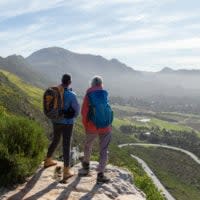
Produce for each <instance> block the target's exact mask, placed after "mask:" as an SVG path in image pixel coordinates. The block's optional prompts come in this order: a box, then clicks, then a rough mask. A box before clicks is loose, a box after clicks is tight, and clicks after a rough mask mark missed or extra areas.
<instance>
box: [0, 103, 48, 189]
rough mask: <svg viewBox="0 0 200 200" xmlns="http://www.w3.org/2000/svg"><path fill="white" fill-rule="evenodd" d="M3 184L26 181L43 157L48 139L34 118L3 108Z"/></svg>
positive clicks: (0, 145) (0, 142)
mask: <svg viewBox="0 0 200 200" xmlns="http://www.w3.org/2000/svg"><path fill="white" fill-rule="evenodd" d="M0 138H1V140H0V163H1V165H0V180H1V182H0V186H6V185H12V184H15V183H19V182H23V181H24V180H25V178H26V177H27V176H30V175H31V174H32V173H33V172H34V170H35V169H36V168H37V167H38V165H39V164H40V163H41V161H42V159H43V158H44V152H45V149H46V144H47V140H46V137H45V135H44V130H43V129H42V128H41V126H40V125H39V124H38V123H36V122H34V121H33V120H29V119H26V118H24V117H19V116H14V115H8V114H6V112H5V109H3V108H2V107H1V108H0Z"/></svg>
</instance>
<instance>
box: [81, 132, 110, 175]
mask: <svg viewBox="0 0 200 200" xmlns="http://www.w3.org/2000/svg"><path fill="white" fill-rule="evenodd" d="M97 137H99V147H100V157H99V166H98V169H97V170H98V172H104V170H105V167H106V163H107V160H108V145H109V143H110V141H111V133H110V132H109V133H105V134H94V133H93V134H91V133H87V134H86V140H85V146H84V159H83V160H84V162H87V163H89V162H90V156H91V153H92V145H93V142H94V140H95V139H96V138H97Z"/></svg>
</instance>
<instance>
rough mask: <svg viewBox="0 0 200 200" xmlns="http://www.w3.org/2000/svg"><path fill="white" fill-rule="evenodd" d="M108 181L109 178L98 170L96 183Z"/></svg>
mask: <svg viewBox="0 0 200 200" xmlns="http://www.w3.org/2000/svg"><path fill="white" fill-rule="evenodd" d="M109 181H110V179H109V178H108V177H106V176H105V175H104V174H103V172H99V173H98V175H97V184H100V183H108V182H109Z"/></svg>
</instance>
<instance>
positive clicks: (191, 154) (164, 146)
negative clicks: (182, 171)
mask: <svg viewBox="0 0 200 200" xmlns="http://www.w3.org/2000/svg"><path fill="white" fill-rule="evenodd" d="M118 146H119V147H120V148H122V147H125V146H152V147H163V148H167V149H172V150H176V151H180V152H182V153H185V154H187V155H188V156H190V158H192V159H193V160H194V161H195V162H196V163H198V164H199V165H200V159H199V158H198V157H197V156H196V155H194V154H193V153H191V152H190V151H187V150H185V149H181V148H178V147H173V146H169V145H162V144H145V143H127V144H120V145H118Z"/></svg>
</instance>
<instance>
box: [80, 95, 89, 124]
mask: <svg viewBox="0 0 200 200" xmlns="http://www.w3.org/2000/svg"><path fill="white" fill-rule="evenodd" d="M88 112H89V100H88V96H87V94H86V95H85V97H84V99H83V104H82V107H81V115H82V123H83V125H84V126H85V127H86V124H87V121H88Z"/></svg>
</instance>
